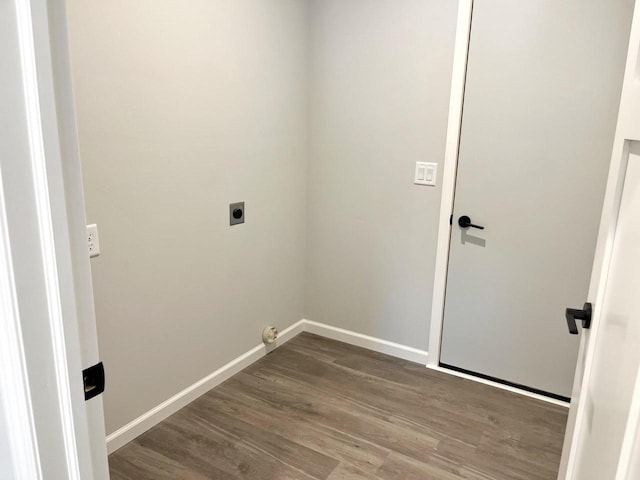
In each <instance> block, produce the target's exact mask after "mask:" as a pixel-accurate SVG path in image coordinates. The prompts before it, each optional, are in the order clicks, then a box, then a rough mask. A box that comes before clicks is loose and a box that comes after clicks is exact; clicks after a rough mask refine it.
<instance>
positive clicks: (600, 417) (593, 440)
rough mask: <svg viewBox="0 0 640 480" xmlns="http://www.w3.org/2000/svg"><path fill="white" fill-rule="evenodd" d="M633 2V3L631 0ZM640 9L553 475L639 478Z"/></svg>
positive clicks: (575, 479)
mask: <svg viewBox="0 0 640 480" xmlns="http://www.w3.org/2000/svg"><path fill="white" fill-rule="evenodd" d="M636 3H637V2H636ZM639 55H640V10H639V9H637V8H636V11H635V12H634V14H633V27H632V30H631V35H630V42H629V51H628V55H627V64H626V71H625V78H624V85H623V90H622V98H621V103H620V114H619V117H618V126H617V129H616V138H615V142H614V148H613V154H612V160H611V168H610V173H609V180H608V183H607V192H606V197H605V202H604V209H603V212H602V221H601V224H600V232H599V235H598V244H597V250H596V256H595V261H594V267H593V274H592V278H591V285H590V288H589V298H590V299H591V301H592V302H594V315H593V325H592V328H591V329H590V330H585V331H584V335H583V337H582V344H581V347H580V355H579V361H578V369H577V371H576V381H575V384H574V389H573V397H572V403H571V410H570V415H569V421H568V423H567V434H566V437H565V445H564V449H563V455H562V462H561V468H560V473H559V476H558V478H559V479H563V480H564V479H566V480H591V479H598V480H599V479H604V478H607V479H612V480H613V479H615V480H635V479H637V478H640V477H639V475H640V456H639V455H640V370H639V365H640V349H639V348H638V345H640V317H639V315H638V307H640V300H639V298H640V297H639V295H638V294H639V293H640V223H639V222H638V219H639V218H640V142H639V140H640V84H638V81H637V80H638V71H639V70H638V65H639V62H640V56H639Z"/></svg>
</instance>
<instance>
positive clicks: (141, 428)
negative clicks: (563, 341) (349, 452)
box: [107, 319, 568, 453]
mask: <svg viewBox="0 0 640 480" xmlns="http://www.w3.org/2000/svg"><path fill="white" fill-rule="evenodd" d="M302 332H309V333H314V334H316V335H320V336H321V337H326V338H331V339H333V340H337V341H340V342H344V343H348V344H350V345H355V346H357V347H362V348H366V349H368V350H373V351H375V352H380V353H385V354H387V355H391V356H393V357H398V358H402V359H404V360H408V361H411V362H416V363H419V364H422V365H427V357H428V353H427V351H425V350H420V349H417V348H413V347H408V346H406V345H401V344H399V343H394V342H390V341H388V340H382V339H381V338H376V337H370V336H368V335H363V334H361V333H357V332H352V331H350V330H345V329H343V328H338V327H333V326H331V325H326V324H324V323H319V322H314V321H312V320H306V319H303V320H300V321H298V322H296V323H294V324H293V325H291V326H290V327H288V328H286V329H285V330H283V331H282V332H280V334H279V336H278V340H277V341H276V343H275V344H273V345H270V346H265V345H263V344H260V345H256V346H255V347H253V348H252V349H251V350H249V351H248V352H246V353H244V354H242V355H240V356H239V357H237V358H235V359H234V360H232V361H231V362H229V363H227V364H226V365H224V366H223V367H221V368H219V369H218V370H216V371H215V372H213V373H211V374H209V375H207V376H206V377H205V378H203V379H202V380H199V381H197V382H196V383H194V384H193V385H191V386H189V387H187V388H185V389H184V390H182V391H181V392H179V393H177V394H176V395H174V396H173V397H171V398H169V399H168V400H166V401H165V402H163V403H161V404H160V405H158V406H157V407H155V408H152V409H151V410H149V411H148V412H146V413H144V414H143V415H141V416H140V417H138V418H136V419H135V420H133V421H131V422H129V423H128V424H127V425H125V426H124V427H122V428H120V429H118V430H116V431H115V432H113V433H112V434H110V435H108V436H107V451H108V452H109V453H113V452H114V451H116V450H117V449H119V448H120V447H122V446H124V445H126V444H127V443H129V442H130V441H132V440H133V439H135V438H136V437H138V436H139V435H142V434H143V433H144V432H146V431H147V430H149V429H150V428H151V427H153V426H155V425H157V424H158V423H160V422H161V421H162V420H164V419H165V418H167V417H169V416H170V415H172V414H174V413H176V412H177V411H178V410H180V409H181V408H183V407H185V406H187V405H188V404H189V403H191V402H193V401H194V400H195V399H197V398H198V397H200V396H201V395H204V394H205V393H207V392H208V391H209V390H211V389H212V388H214V387H215V386H217V385H219V384H221V383H222V382H224V381H225V380H227V379H228V378H230V377H232V376H233V375H235V374H236V373H238V372H240V371H241V370H243V369H244V368H246V367H248V366H249V365H251V364H252V363H254V362H256V361H258V360H260V359H261V358H262V357H264V356H265V355H266V354H267V353H269V352H270V351H272V350H274V349H275V348H278V347H279V346H281V345H284V344H285V343H286V342H288V341H289V340H291V339H292V338H294V337H295V336H296V335H298V334H299V333H302ZM431 368H434V369H435V370H438V371H441V372H443V373H448V374H451V375H455V376H458V377H463V378H466V379H469V380H473V381H475V382H480V383H484V384H487V385H491V386H493V387H496V388H500V389H503V390H508V391H512V392H514V393H519V394H521V395H525V396H528V397H532V398H536V399H538V400H543V401H546V402H550V403H554V404H556V405H562V406H568V404H567V403H565V402H560V401H557V400H554V399H551V398H548V397H543V396H541V395H536V394H533V393H530V392H527V391H524V390H520V389H517V388H514V387H509V386H505V385H502V384H499V383H495V382H491V381H487V380H483V379H480V378H477V377H474V376H470V375H466V374H462V373H458V372H454V371H451V370H447V369H443V368H440V367H431Z"/></svg>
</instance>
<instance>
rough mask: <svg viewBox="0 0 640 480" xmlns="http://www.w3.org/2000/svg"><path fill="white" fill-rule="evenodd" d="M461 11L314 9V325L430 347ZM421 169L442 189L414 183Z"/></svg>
mask: <svg viewBox="0 0 640 480" xmlns="http://www.w3.org/2000/svg"><path fill="white" fill-rule="evenodd" d="M456 8H457V2H455V1H450V0H398V1H393V2H389V1H385V0H348V1H345V0H312V1H311V3H310V19H311V20H310V42H309V46H310V55H309V58H310V62H311V63H310V110H309V111H310V128H309V132H310V133H309V145H310V148H309V175H308V208H307V219H308V220H307V221H308V234H307V239H308V240H307V259H308V260H307V286H306V304H305V313H306V315H307V318H309V319H311V320H315V321H318V322H324V323H328V324H331V325H336V326H339V327H341V328H346V329H349V330H354V331H356V332H359V333H363V334H367V335H371V336H375V337H380V338H384V339H386V340H390V341H394V342H398V343H401V344H404V345H409V346H411V347H415V348H420V349H424V350H426V349H427V345H428V338H429V318H430V311H431V295H432V289H433V277H434V264H435V250H436V240H437V230H438V224H437V223H438V214H439V208H440V195H441V189H440V182H441V178H442V175H441V174H442V161H443V157H444V147H445V136H446V127H447V114H448V106H449V91H450V83H451V70H452V63H453V47H454V39H455V26H456ZM416 161H431V162H438V163H439V172H438V173H439V175H438V186H437V187H426V186H415V185H413V174H414V168H415V162H416Z"/></svg>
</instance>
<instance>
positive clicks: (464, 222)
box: [458, 215, 484, 230]
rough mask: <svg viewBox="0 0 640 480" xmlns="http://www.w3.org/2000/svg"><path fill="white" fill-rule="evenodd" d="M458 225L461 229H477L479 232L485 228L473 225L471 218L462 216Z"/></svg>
mask: <svg viewBox="0 0 640 480" xmlns="http://www.w3.org/2000/svg"><path fill="white" fill-rule="evenodd" d="M458 225H460V227H461V228H469V227H471V228H477V229H478V230H484V227H483V226H480V225H474V224H473V223H471V218H469V217H468V216H466V215H463V216H461V217H460V218H459V219H458Z"/></svg>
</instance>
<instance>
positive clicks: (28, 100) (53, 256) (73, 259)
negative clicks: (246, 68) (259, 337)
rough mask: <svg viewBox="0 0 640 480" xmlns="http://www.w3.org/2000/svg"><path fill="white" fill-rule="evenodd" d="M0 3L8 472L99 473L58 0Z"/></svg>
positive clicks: (77, 476)
mask: <svg viewBox="0 0 640 480" xmlns="http://www.w3.org/2000/svg"><path fill="white" fill-rule="evenodd" d="M5 6H6V9H7V10H6V11H7V12H9V13H13V14H14V15H13V16H12V17H9V16H7V17H6V19H7V25H9V26H10V27H11V29H12V32H14V33H8V34H7V39H9V41H7V42H4V43H3V45H2V46H0V48H3V49H5V50H4V51H3V58H5V59H7V61H8V62H13V63H9V64H10V65H11V66H12V68H11V69H10V70H11V71H10V72H8V80H7V81H8V83H7V85H10V87H9V88H8V89H6V90H4V91H0V92H2V93H4V94H6V95H7V97H5V99H6V100H7V105H9V108H7V109H6V110H5V111H3V112H0V115H6V117H5V118H10V119H15V120H12V121H14V122H15V131H13V135H12V138H11V139H10V140H9V141H8V142H6V143H5V145H6V148H5V145H3V147H2V148H5V149H4V150H3V155H0V306H1V308H0V312H1V313H2V319H3V321H2V322H0V360H1V361H0V415H3V416H4V417H5V420H6V425H7V429H6V430H7V432H6V433H7V435H8V436H9V439H10V443H9V451H10V456H11V459H12V462H10V463H11V465H7V468H8V469H10V473H9V475H10V476H9V478H16V479H23V478H24V479H44V478H59V479H74V480H84V479H95V480H103V479H104V480H106V479H108V478H109V474H108V469H107V454H106V442H105V435H104V418H103V411H102V399H101V398H99V397H96V399H92V400H90V401H88V402H85V399H84V386H83V381H82V370H83V369H84V368H86V367H88V366H89V365H90V364H91V363H89V362H93V363H95V358H94V357H95V356H97V339H95V338H94V340H95V348H93V347H94V345H93V344H92V342H87V340H90V339H91V337H92V335H94V336H95V317H92V318H89V319H88V320H87V318H86V317H87V312H86V305H87V304H90V307H91V309H93V299H92V296H89V297H87V296H86V292H87V291H91V276H90V269H89V263H88V262H89V259H88V252H87V250H86V238H85V231H84V230H85V223H86V222H85V218H84V200H83V198H82V197H83V196H82V182H81V170H80V163H79V156H78V146H77V134H76V129H75V112H74V107H73V96H72V89H71V77H70V68H69V58H68V43H67V24H66V2H65V1H64V0H12V1H11V2H10V3H7V4H5ZM16 91H21V92H22V95H21V97H20V98H18V99H16V98H15V92H16ZM10 96H11V100H13V103H11V102H9V97H10ZM8 135H11V133H9V134H8ZM3 143H4V142H3ZM83 245H84V248H83ZM83 259H84V260H85V261H84V262H83ZM35 312H37V313H35ZM91 320H93V322H92V321H91ZM92 323H93V330H91V329H89V331H88V332H87V329H88V328H87V327H88V326H89V327H90V326H91V324H92ZM87 343H88V345H87ZM94 400H95V401H94Z"/></svg>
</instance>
